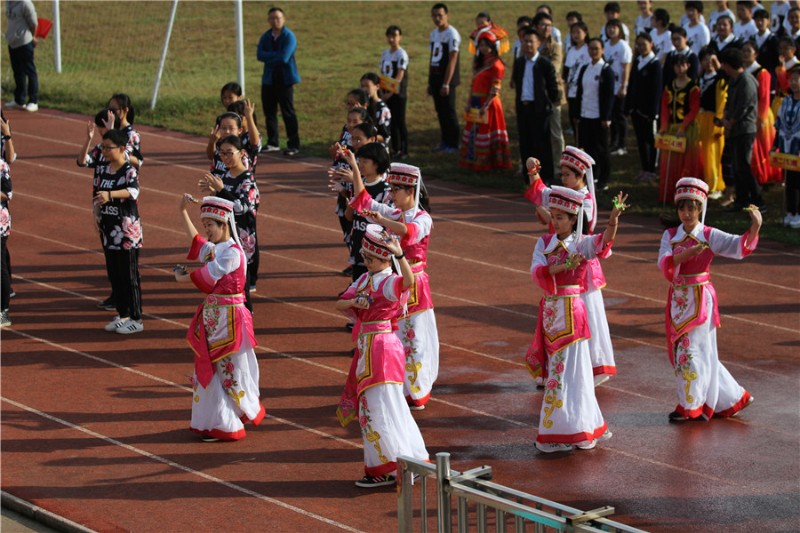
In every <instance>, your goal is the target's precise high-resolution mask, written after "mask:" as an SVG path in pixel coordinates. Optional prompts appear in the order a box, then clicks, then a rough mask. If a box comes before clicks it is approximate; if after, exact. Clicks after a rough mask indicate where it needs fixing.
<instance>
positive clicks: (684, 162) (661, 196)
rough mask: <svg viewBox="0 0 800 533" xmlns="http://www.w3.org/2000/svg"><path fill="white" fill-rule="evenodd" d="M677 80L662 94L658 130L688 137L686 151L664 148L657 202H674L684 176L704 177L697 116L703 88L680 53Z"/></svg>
mask: <svg viewBox="0 0 800 533" xmlns="http://www.w3.org/2000/svg"><path fill="white" fill-rule="evenodd" d="M673 68H674V69H675V79H674V80H673V81H672V83H670V84H669V85H668V86H667V87H665V88H664V92H663V94H662V96H661V126H660V127H659V129H658V132H659V133H661V134H664V133H668V134H670V135H677V136H678V137H686V151H685V152H683V153H682V154H681V153H678V152H668V151H666V150H661V157H660V158H659V163H658V169H659V173H660V174H661V180H660V181H659V184H658V201H659V202H662V203H664V202H667V203H672V197H673V194H674V192H675V183H677V182H678V180H679V179H681V178H682V177H683V176H702V175H703V172H702V168H701V164H700V161H701V155H700V142H699V141H700V133H699V129H698V125H697V121H696V120H695V118H696V117H697V114H698V113H699V112H700V87H699V86H698V85H697V81H696V80H694V79H692V78H690V77H689V62H688V59H687V58H686V56H684V55H681V54H678V55H676V58H675V60H674V63H673Z"/></svg>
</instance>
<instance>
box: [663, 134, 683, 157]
mask: <svg viewBox="0 0 800 533" xmlns="http://www.w3.org/2000/svg"><path fill="white" fill-rule="evenodd" d="M656 148H658V149H659V150H665V151H667V152H677V153H679V154H682V153H684V152H685V151H686V137H678V136H677V135H667V134H661V133H659V134H657V135H656Z"/></svg>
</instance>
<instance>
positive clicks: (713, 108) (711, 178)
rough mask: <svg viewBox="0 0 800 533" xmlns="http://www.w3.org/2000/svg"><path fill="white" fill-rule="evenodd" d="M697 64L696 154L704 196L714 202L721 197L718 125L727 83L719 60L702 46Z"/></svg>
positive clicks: (722, 144) (721, 137)
mask: <svg viewBox="0 0 800 533" xmlns="http://www.w3.org/2000/svg"><path fill="white" fill-rule="evenodd" d="M700 65H701V67H702V69H703V74H702V75H701V76H700V79H699V80H698V82H699V84H700V112H699V113H698V115H697V127H698V129H699V132H698V135H699V136H700V154H701V157H702V160H703V175H702V176H697V177H698V178H699V177H702V178H703V180H705V182H706V185H708V191H709V193H708V197H709V199H711V200H718V199H720V198H721V197H722V191H723V190H724V189H725V182H724V181H723V179H722V151H723V150H724V148H725V136H724V130H723V128H722V127H721V126H719V125H718V123H719V121H720V120H722V113H723V111H724V110H725V102H726V101H727V100H728V82H727V81H726V80H725V77H724V76H722V75H721V74H720V73H719V72H718V71H719V68H720V65H719V60H718V59H717V56H716V55H715V54H714V52H713V50H711V49H710V48H708V47H706V48H703V50H702V51H701V52H700Z"/></svg>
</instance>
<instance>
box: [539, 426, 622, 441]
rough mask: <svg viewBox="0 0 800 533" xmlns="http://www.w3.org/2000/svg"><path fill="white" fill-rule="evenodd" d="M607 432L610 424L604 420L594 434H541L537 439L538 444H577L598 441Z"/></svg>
mask: <svg viewBox="0 0 800 533" xmlns="http://www.w3.org/2000/svg"><path fill="white" fill-rule="evenodd" d="M606 431H608V424H606V421H605V420H603V425H602V426H600V427H599V428H597V429H595V430H594V432H593V433H587V432H585V431H583V432H581V433H573V434H572V435H553V434H546V435H542V434H541V433H539V435H537V437H536V442H538V443H540V444H552V443H554V444H577V443H579V442H583V441H587V440H595V439H598V438H600V437H601V436H602V435H603V433H605V432H606Z"/></svg>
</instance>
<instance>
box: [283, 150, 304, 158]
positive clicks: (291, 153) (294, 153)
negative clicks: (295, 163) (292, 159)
mask: <svg viewBox="0 0 800 533" xmlns="http://www.w3.org/2000/svg"><path fill="white" fill-rule="evenodd" d="M299 153H300V149H299V148H287V149H286V150H284V151H283V155H288V156H295V155H297V154H299Z"/></svg>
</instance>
